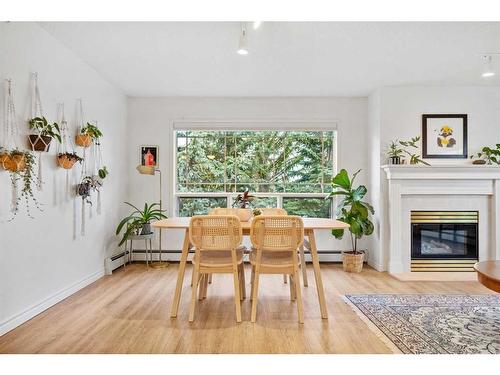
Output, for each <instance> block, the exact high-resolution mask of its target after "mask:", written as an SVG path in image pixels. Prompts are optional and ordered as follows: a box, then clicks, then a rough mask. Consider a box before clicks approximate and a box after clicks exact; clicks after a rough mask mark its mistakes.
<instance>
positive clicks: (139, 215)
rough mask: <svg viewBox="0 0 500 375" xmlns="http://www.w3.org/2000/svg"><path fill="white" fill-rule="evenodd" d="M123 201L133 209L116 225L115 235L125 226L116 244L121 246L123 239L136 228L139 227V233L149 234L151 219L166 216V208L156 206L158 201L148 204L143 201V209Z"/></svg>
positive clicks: (125, 239) (159, 218)
mask: <svg viewBox="0 0 500 375" xmlns="http://www.w3.org/2000/svg"><path fill="white" fill-rule="evenodd" d="M124 203H125V204H128V205H129V206H130V207H132V208H133V209H134V211H133V212H132V213H131V214H130V215H128V216H127V217H125V218H123V220H122V221H120V223H119V224H118V227H116V235H119V234H120V232H121V231H122V229H123V228H124V227H125V228H126V229H125V232H124V233H123V237H122V239H121V241H120V244H119V245H118V246H121V245H122V244H123V243H124V242H125V241H127V239H128V238H129V237H130V236H131V235H133V234H134V233H135V231H136V230H137V228H141V232H140V234H141V235H146V234H150V233H152V231H151V222H152V221H153V220H161V219H166V218H167V216H166V215H165V214H164V212H165V211H166V210H160V209H159V208H157V207H159V206H160V204H159V203H151V204H149V205H148V204H147V203H144V209H143V210H140V209H139V208H137V207H136V206H134V205H133V204H131V203H128V202H124Z"/></svg>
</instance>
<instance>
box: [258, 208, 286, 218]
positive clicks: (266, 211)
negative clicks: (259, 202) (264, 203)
mask: <svg viewBox="0 0 500 375" xmlns="http://www.w3.org/2000/svg"><path fill="white" fill-rule="evenodd" d="M259 210H260V212H261V214H262V215H266V216H278V215H287V212H286V210H285V209H283V208H269V207H266V208H259Z"/></svg>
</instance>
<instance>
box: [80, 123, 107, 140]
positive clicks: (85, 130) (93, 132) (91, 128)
mask: <svg viewBox="0 0 500 375" xmlns="http://www.w3.org/2000/svg"><path fill="white" fill-rule="evenodd" d="M80 133H81V134H86V135H90V137H91V138H92V139H99V138H101V137H102V131H101V130H100V129H99V128H98V127H97V126H96V125H94V124H91V123H90V122H87V125H85V126H84V127H82V128H81V129H80Z"/></svg>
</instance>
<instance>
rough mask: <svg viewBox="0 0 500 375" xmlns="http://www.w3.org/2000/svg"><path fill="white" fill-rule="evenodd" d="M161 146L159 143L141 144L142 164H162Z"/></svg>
mask: <svg viewBox="0 0 500 375" xmlns="http://www.w3.org/2000/svg"><path fill="white" fill-rule="evenodd" d="M159 160H160V148H159V147H158V146H157V145H141V146H140V148H139V161H140V165H144V166H155V167H158V166H159V165H160V163H159Z"/></svg>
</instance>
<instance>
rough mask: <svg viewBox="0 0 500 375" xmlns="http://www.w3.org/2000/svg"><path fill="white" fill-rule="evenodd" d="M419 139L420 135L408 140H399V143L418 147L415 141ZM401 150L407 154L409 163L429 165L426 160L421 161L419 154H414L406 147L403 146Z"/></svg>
mask: <svg viewBox="0 0 500 375" xmlns="http://www.w3.org/2000/svg"><path fill="white" fill-rule="evenodd" d="M419 140H420V137H413V138H411V139H410V140H409V141H399V144H400V145H401V146H404V147H411V148H416V149H418V146H417V142H418V141H419ZM403 152H404V153H405V154H407V155H408V156H409V157H410V164H412V165H415V164H425V165H429V166H430V164H429V163H427V162H426V161H423V160H422V159H421V158H420V155H418V154H414V153H412V152H410V151H408V150H407V149H406V148H403Z"/></svg>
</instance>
